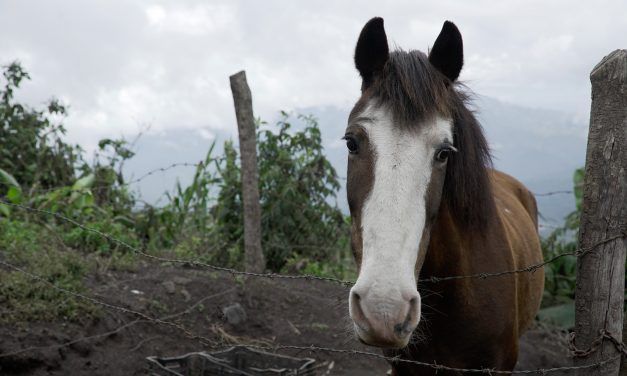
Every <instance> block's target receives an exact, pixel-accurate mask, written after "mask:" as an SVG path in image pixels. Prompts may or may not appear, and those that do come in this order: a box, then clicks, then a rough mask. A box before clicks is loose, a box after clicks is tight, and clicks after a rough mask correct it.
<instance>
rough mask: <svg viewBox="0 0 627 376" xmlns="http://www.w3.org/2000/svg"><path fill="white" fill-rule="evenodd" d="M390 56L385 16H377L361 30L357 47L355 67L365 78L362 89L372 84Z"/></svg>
mask: <svg viewBox="0 0 627 376" xmlns="http://www.w3.org/2000/svg"><path fill="white" fill-rule="evenodd" d="M389 57H390V51H389V49H388V39H387V36H386V35H385V29H384V28H383V18H381V17H375V18H373V19H371V20H370V21H368V22H367V23H366V25H365V26H364V28H363V29H362V30H361V34H359V40H357V46H356V47H355V67H356V68H357V70H358V71H359V74H360V75H361V78H362V79H363V82H362V85H361V89H362V90H364V89H366V88H367V87H368V86H370V84H371V83H372V79H373V77H374V75H375V74H376V73H377V72H380V71H381V70H382V69H383V66H384V65H385V63H386V62H387V61H388V58H389Z"/></svg>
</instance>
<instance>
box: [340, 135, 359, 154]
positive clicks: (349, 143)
mask: <svg viewBox="0 0 627 376" xmlns="http://www.w3.org/2000/svg"><path fill="white" fill-rule="evenodd" d="M344 139H345V140H346V147H347V148H348V152H349V153H353V154H354V153H357V151H358V150H359V143H358V142H357V140H356V139H355V138H353V137H351V136H345V137H344Z"/></svg>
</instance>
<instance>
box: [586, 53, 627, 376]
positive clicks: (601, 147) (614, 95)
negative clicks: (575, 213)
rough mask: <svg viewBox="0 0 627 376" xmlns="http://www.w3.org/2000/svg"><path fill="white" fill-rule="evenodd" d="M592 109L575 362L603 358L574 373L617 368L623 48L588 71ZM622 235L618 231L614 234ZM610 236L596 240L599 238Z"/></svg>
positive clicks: (623, 190) (626, 220)
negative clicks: (613, 339)
mask: <svg viewBox="0 0 627 376" xmlns="http://www.w3.org/2000/svg"><path fill="white" fill-rule="evenodd" d="M590 81H591V82H592V109H591V112H590V131H589V135H588V149H587V152H586V174H585V179H584V192H583V211H582V214H581V224H580V227H579V246H580V247H581V249H583V250H587V249H589V248H592V249H591V250H590V251H589V252H584V254H583V255H581V256H580V257H579V258H578V260H577V285H576V293H575V296H576V301H575V307H576V308H575V309H576V311H575V343H574V344H575V346H576V348H577V349H579V350H583V351H582V352H581V353H580V355H581V356H580V357H575V365H584V364H591V363H597V362H601V361H607V360H608V359H612V358H614V360H613V361H608V362H606V363H605V364H603V365H602V366H600V367H595V368H587V369H581V370H579V372H578V375H581V376H583V375H608V376H609V375H611V376H616V375H618V372H619V367H620V364H621V359H620V357H619V354H620V352H619V351H618V349H617V346H616V345H615V344H614V343H613V342H612V341H611V340H610V339H609V338H607V337H603V334H604V333H605V335H609V336H612V337H613V338H615V339H617V340H618V341H620V340H621V337H622V326H623V299H624V295H623V294H624V286H625V285H624V284H625V253H626V252H625V249H626V246H627V244H626V239H625V231H626V226H627V181H626V179H627V171H625V170H626V169H627V50H616V51H614V52H612V53H611V54H609V55H608V56H606V57H604V58H603V60H601V62H600V63H599V64H597V66H596V67H594V69H593V70H592V73H590ZM621 234H622V236H620V235H621ZM609 238H614V240H611V241H607V242H603V243H602V244H599V245H596V246H595V244H597V243H599V242H602V241H603V240H604V239H609ZM587 350H590V351H587Z"/></svg>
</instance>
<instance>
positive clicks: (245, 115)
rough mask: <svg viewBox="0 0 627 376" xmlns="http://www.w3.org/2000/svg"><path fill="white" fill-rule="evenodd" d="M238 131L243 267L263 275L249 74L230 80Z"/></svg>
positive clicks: (255, 147) (237, 74) (263, 260)
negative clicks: (242, 207)
mask: <svg viewBox="0 0 627 376" xmlns="http://www.w3.org/2000/svg"><path fill="white" fill-rule="evenodd" d="M229 79H230V81H231V91H232V92H233V102H234V103H235V116H236V117H237V129H238V131H239V150H240V158H241V162H242V168H241V172H242V202H243V205H244V263H245V269H246V271H247V272H254V273H262V272H263V271H264V270H265V268H266V261H265V259H264V257H263V250H262V248H261V206H260V204H259V173H258V171H257V136H256V130H255V118H254V117H253V99H252V95H251V93H250V88H249V87H248V83H247V82H246V72H244V71H241V72H239V73H236V74H234V75H232V76H231V77H229Z"/></svg>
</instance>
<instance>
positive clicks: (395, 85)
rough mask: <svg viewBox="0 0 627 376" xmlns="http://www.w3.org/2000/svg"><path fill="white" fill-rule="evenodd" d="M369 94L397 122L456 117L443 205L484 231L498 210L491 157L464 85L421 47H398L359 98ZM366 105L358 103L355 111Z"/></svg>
mask: <svg viewBox="0 0 627 376" xmlns="http://www.w3.org/2000/svg"><path fill="white" fill-rule="evenodd" d="M367 99H373V100H375V101H376V103H378V104H379V105H383V106H386V107H387V108H388V109H390V111H391V112H392V116H393V117H394V120H395V124H396V125H397V126H405V127H411V126H416V125H419V124H421V123H422V121H423V120H425V119H429V118H432V117H433V116H437V115H440V116H443V117H447V118H450V119H452V120H453V138H454V141H453V142H454V145H455V147H456V148H457V150H458V152H457V153H453V154H452V155H451V156H450V157H449V160H448V165H447V169H446V178H445V181H444V191H443V195H442V204H443V205H446V207H447V208H448V210H449V211H450V212H451V214H452V217H453V218H454V220H455V221H456V222H457V225H458V226H460V227H461V228H462V229H464V230H467V231H478V232H482V231H483V230H485V228H486V226H487V224H488V223H489V221H490V218H492V217H493V214H494V199H493V196H492V189H491V184H490V177H489V169H491V168H492V158H491V155H490V150H489V147H488V143H487V141H486V139H485V136H484V135H483V129H482V128H481V125H480V124H479V122H478V121H477V120H476V119H475V116H474V115H473V113H472V112H471V111H470V110H469V109H468V108H467V107H466V105H467V104H468V102H469V95H468V94H467V93H466V92H465V91H464V90H463V85H461V84H458V83H452V82H451V81H450V80H449V79H448V78H446V77H445V76H444V75H443V74H442V73H440V72H439V71H438V70H437V69H436V68H435V67H433V65H432V64H431V63H430V62H429V59H428V57H427V56H426V55H425V54H424V53H423V52H420V51H409V52H405V51H402V50H397V51H394V52H392V53H390V56H389V59H388V61H387V62H386V63H385V66H384V67H383V70H382V72H381V73H380V74H379V75H378V76H377V77H375V78H374V80H373V82H372V84H371V85H369V87H367V88H365V91H364V93H363V97H362V100H360V102H362V103H363V104H365V102H367V101H368V100H367ZM363 104H362V105H361V106H360V104H359V103H358V105H357V106H356V108H355V109H354V110H353V112H356V111H359V109H358V108H357V107H362V106H363ZM443 207H444V206H443Z"/></svg>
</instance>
